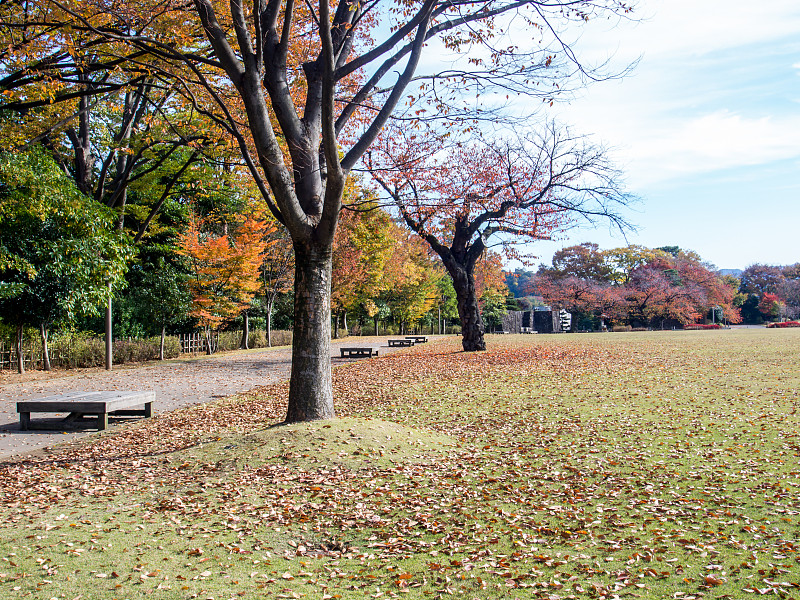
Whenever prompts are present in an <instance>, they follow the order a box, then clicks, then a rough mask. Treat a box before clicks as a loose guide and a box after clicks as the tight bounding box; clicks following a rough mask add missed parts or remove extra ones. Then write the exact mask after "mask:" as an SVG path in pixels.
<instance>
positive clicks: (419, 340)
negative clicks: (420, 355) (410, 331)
mask: <svg viewBox="0 0 800 600" xmlns="http://www.w3.org/2000/svg"><path fill="white" fill-rule="evenodd" d="M406 339H407V340H414V342H415V343H417V344H424V343H426V342H427V341H428V338H427V337H425V336H424V335H407V336H406Z"/></svg>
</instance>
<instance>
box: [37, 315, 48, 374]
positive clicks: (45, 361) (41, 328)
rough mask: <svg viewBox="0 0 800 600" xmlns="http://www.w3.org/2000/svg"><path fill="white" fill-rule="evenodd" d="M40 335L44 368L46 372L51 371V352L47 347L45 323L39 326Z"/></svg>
mask: <svg viewBox="0 0 800 600" xmlns="http://www.w3.org/2000/svg"><path fill="white" fill-rule="evenodd" d="M39 335H41V336H42V368H43V369H44V370H45V371H49V370H50V350H49V349H48V347H47V327H45V326H44V323H40V324H39Z"/></svg>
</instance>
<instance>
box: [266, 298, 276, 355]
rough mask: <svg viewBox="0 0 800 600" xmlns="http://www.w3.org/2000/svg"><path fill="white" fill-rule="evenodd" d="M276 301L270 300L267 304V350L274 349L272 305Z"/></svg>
mask: <svg viewBox="0 0 800 600" xmlns="http://www.w3.org/2000/svg"><path fill="white" fill-rule="evenodd" d="M273 301H274V300H272V299H270V300H269V301H268V302H267V348H272V303H273Z"/></svg>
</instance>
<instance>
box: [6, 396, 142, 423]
mask: <svg viewBox="0 0 800 600" xmlns="http://www.w3.org/2000/svg"><path fill="white" fill-rule="evenodd" d="M155 399H156V393H155V392H111V391H109V392H71V393H68V394H58V395H56V396H47V397H46V398H37V399H35V400H23V401H20V402H17V412H18V413H19V428H20V430H22V431H28V430H29V429H32V427H31V413H64V412H67V413H69V416H67V417H66V419H64V422H67V423H77V422H80V421H82V420H83V418H84V415H92V416H94V417H96V422H97V429H98V430H100V431H102V430H103V429H105V428H106V427H108V417H109V415H111V416H113V417H145V418H149V417H151V416H152V414H153V402H154V401H155ZM34 428H35V429H52V426H51V427H46V426H37V427H34Z"/></svg>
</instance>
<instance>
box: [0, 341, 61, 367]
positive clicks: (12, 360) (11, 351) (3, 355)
mask: <svg viewBox="0 0 800 600" xmlns="http://www.w3.org/2000/svg"><path fill="white" fill-rule="evenodd" d="M22 360H23V361H24V364H25V368H26V369H41V368H43V367H44V365H43V361H42V350H41V348H40V347H36V348H34V347H33V345H28V346H25V345H23V347H22ZM50 365H51V366H53V367H64V366H67V365H69V356H68V354H67V353H66V352H59V351H56V352H52V351H51V352H50ZM4 369H8V370H9V371H16V370H17V349H16V346H15V344H11V345H7V344H6V342H5V341H3V340H0V371H2V370H4Z"/></svg>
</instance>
